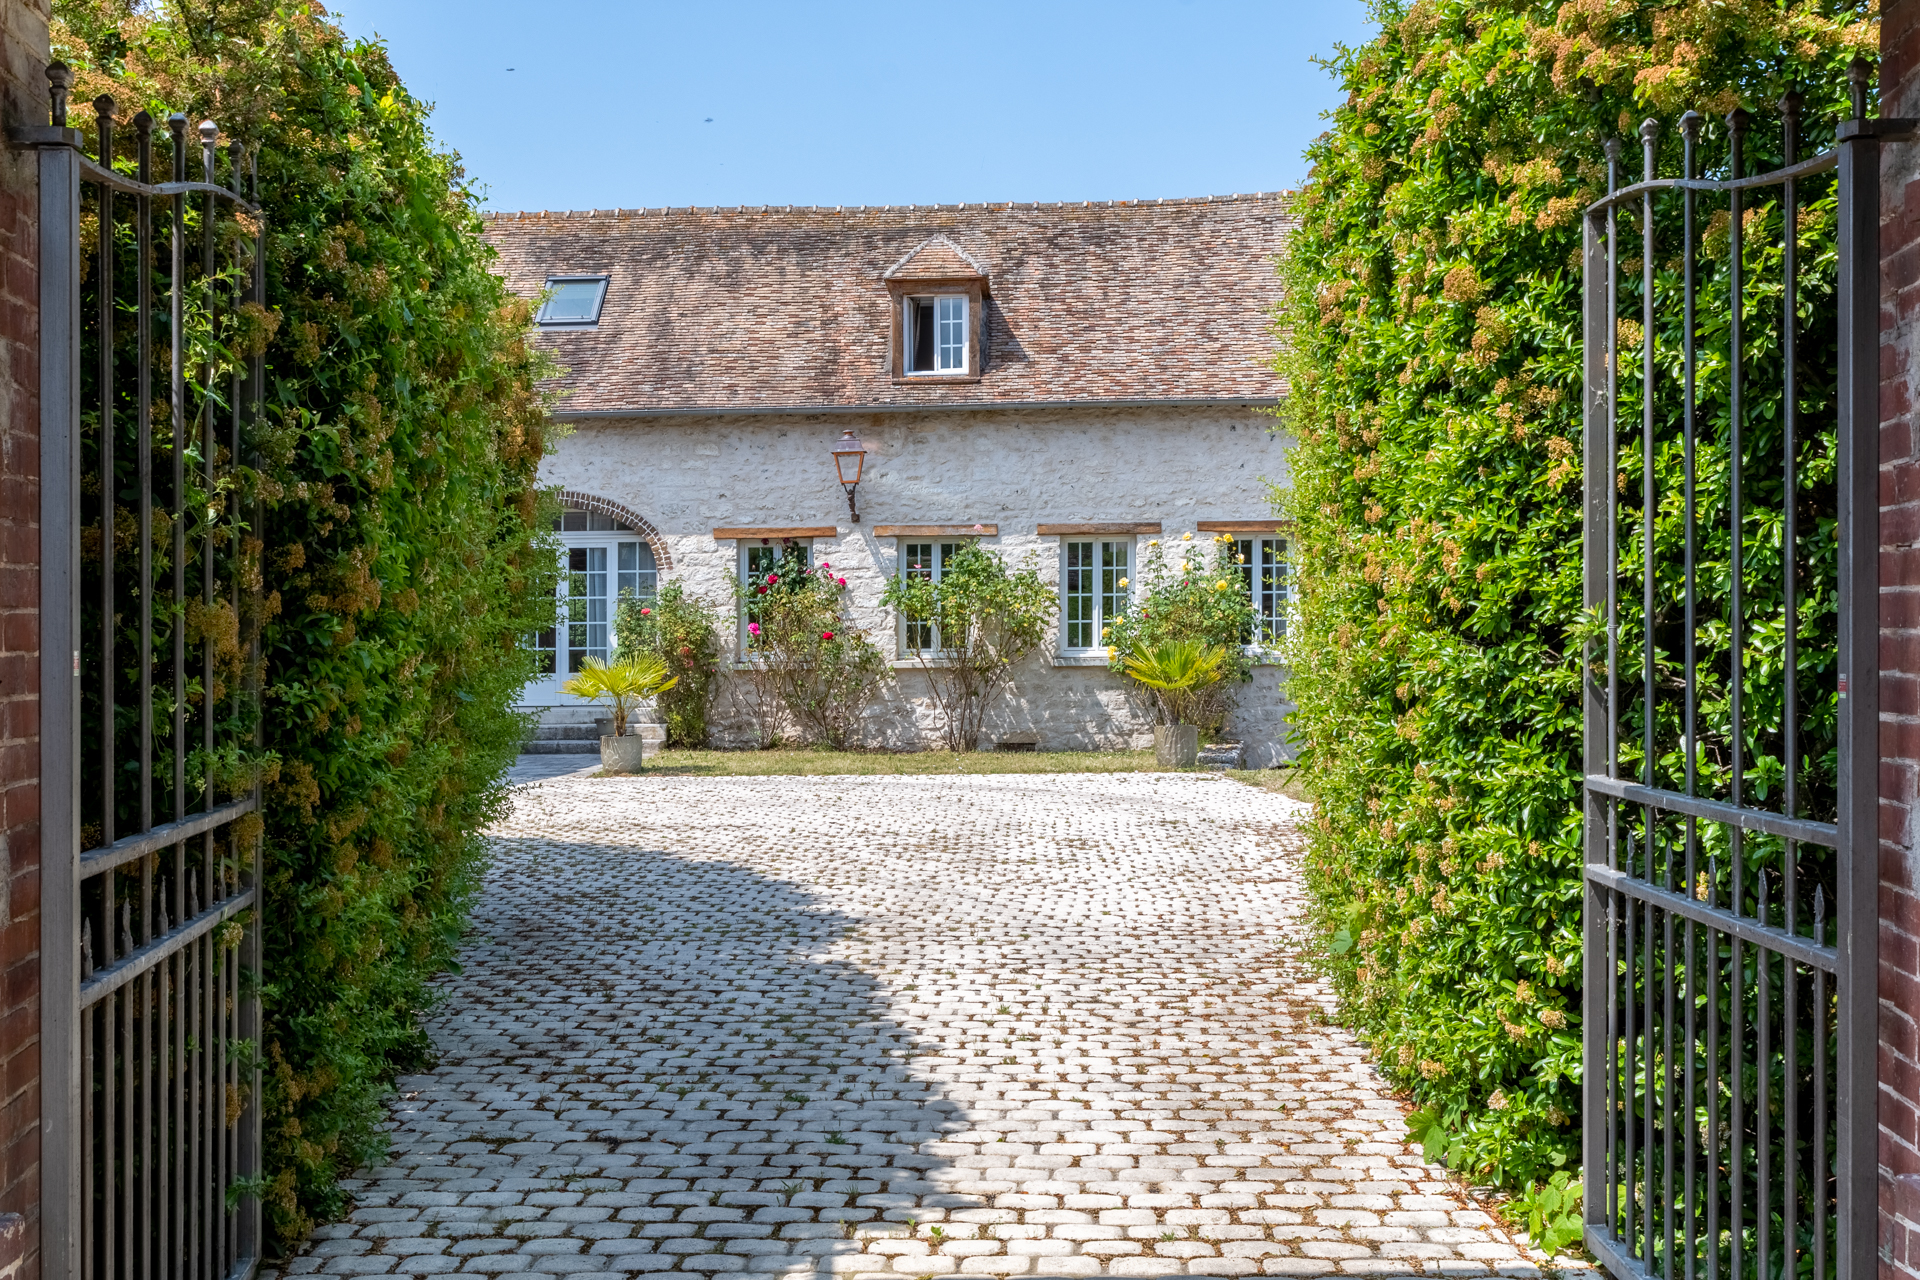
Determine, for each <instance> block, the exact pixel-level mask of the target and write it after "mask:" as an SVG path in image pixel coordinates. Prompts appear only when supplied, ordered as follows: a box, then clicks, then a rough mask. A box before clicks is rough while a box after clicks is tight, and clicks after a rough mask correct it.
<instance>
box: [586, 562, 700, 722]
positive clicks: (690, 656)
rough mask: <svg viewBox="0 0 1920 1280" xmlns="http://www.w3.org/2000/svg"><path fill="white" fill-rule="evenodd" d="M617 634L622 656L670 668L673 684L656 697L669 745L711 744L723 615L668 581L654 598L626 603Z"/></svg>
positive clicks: (622, 605) (618, 617)
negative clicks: (647, 657)
mask: <svg viewBox="0 0 1920 1280" xmlns="http://www.w3.org/2000/svg"><path fill="white" fill-rule="evenodd" d="M613 633H614V637H615V639H616V640H617V641H618V643H619V651H620V653H621V654H622V655H625V654H629V653H651V654H654V655H655V656H657V657H659V658H661V659H662V660H663V661H665V662H666V664H667V669H668V670H669V671H671V672H672V673H673V675H674V677H675V683H674V685H673V686H672V687H671V688H669V689H666V690H665V691H663V692H662V693H661V694H660V695H659V696H658V697H657V698H656V699H655V705H657V706H658V707H659V708H660V715H661V718H662V719H664V720H665V721H666V722H667V745H668V746H669V747H689V748H695V749H698V748H700V747H704V746H706V745H707V711H708V709H709V708H710V707H712V705H713V686H714V677H715V676H716V675H717V674H718V672H719V670H720V654H721V648H720V611H719V610H718V609H715V608H714V607H713V605H712V604H710V603H708V602H707V601H705V600H702V599H701V598H700V597H699V596H696V595H689V594H688V592H687V588H686V584H684V583H680V582H669V583H668V584H667V585H666V586H664V587H662V588H660V594H659V595H658V596H656V597H654V598H653V599H651V600H622V601H621V602H620V609H619V612H618V613H617V614H616V615H615V617H614V624H613Z"/></svg>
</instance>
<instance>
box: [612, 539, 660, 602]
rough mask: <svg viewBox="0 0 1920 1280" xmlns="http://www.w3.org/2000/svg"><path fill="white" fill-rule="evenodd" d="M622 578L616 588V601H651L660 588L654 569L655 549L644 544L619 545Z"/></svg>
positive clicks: (628, 543)
mask: <svg viewBox="0 0 1920 1280" xmlns="http://www.w3.org/2000/svg"><path fill="white" fill-rule="evenodd" d="M618 554H619V557H620V567H619V574H620V578H619V581H618V583H616V584H615V587H614V598H615V599H616V600H627V599H632V600H651V599H653V598H654V595H655V594H656V591H657V588H658V575H657V574H656V573H655V571H654V567H653V548H652V547H650V546H648V545H647V544H646V543H644V542H622V543H620V544H618Z"/></svg>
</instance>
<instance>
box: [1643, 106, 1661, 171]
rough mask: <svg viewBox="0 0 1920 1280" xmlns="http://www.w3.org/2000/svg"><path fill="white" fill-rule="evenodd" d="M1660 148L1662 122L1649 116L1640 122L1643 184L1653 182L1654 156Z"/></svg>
mask: <svg viewBox="0 0 1920 1280" xmlns="http://www.w3.org/2000/svg"><path fill="white" fill-rule="evenodd" d="M1659 148H1660V122H1659V121H1658V120H1655V119H1654V118H1653V117H1651V116H1649V117H1647V118H1646V119H1645V120H1642V121H1641V122H1640V171H1641V177H1640V180H1641V181H1642V182H1652V181H1653V167H1654V156H1655V155H1656V154H1658V152H1659Z"/></svg>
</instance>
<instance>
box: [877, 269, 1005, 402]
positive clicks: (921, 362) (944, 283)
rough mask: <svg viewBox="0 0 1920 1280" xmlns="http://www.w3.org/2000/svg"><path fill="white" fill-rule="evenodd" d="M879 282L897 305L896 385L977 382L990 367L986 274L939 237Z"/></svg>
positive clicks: (894, 368)
mask: <svg viewBox="0 0 1920 1280" xmlns="http://www.w3.org/2000/svg"><path fill="white" fill-rule="evenodd" d="M880 278H881V279H882V280H883V281H885V282H886V286H887V292H888V294H889V295H890V296H891V298H892V301H893V352H892V355H891V359H890V363H891V364H892V366H893V368H892V373H893V380H894V381H895V382H978V381H979V380H980V373H981V370H982V369H984V368H985V367H986V362H987V352H986V350H985V348H986V310H985V308H986V301H987V273H986V269H985V268H984V267H982V266H981V265H980V263H979V262H978V261H976V260H975V259H974V258H972V257H971V256H969V255H968V254H967V252H966V251H965V250H964V249H962V248H961V247H960V246H959V245H957V244H955V243H954V242H953V241H951V240H949V239H948V238H947V237H946V236H943V235H936V236H929V237H928V238H927V239H925V240H922V241H921V242H920V243H919V244H918V245H917V246H915V247H914V249H913V250H912V251H911V252H909V253H908V254H907V256H906V257H904V258H901V259H900V260H899V261H898V262H896V263H894V264H893V265H892V266H891V267H889V268H887V270H886V271H884V272H882V273H881V276H880Z"/></svg>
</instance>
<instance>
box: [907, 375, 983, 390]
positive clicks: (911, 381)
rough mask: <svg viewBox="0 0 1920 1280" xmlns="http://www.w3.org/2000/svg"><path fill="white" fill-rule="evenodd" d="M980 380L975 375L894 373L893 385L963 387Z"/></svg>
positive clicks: (978, 376)
mask: <svg viewBox="0 0 1920 1280" xmlns="http://www.w3.org/2000/svg"><path fill="white" fill-rule="evenodd" d="M980 380H981V378H980V375H979V374H977V373H896V374H894V375H893V385H894V386H896V387H921V386H930V387H939V386H964V385H966V384H969V383H974V382H979V381H980Z"/></svg>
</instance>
